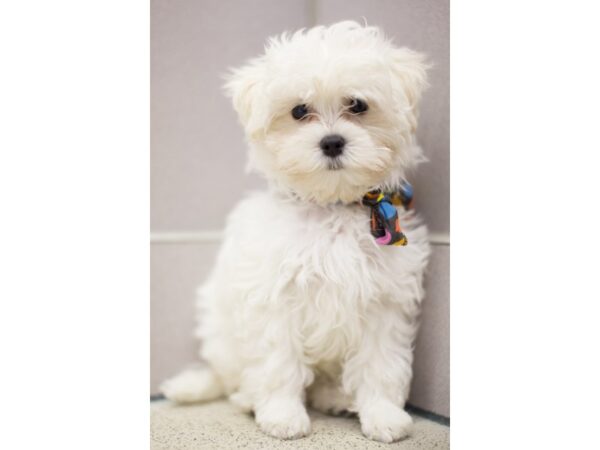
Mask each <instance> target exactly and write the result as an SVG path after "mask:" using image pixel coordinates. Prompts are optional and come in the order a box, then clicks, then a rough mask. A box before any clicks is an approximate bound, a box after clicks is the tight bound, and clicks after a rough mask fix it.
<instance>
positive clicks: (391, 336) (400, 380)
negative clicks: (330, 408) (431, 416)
mask: <svg viewBox="0 0 600 450" xmlns="http://www.w3.org/2000/svg"><path fill="white" fill-rule="evenodd" d="M386 314H388V315H387V317H385V318H383V317H380V318H379V319H373V320H372V321H370V323H368V324H367V329H366V330H365V334H364V336H363V339H362V342H361V346H360V348H359V350H358V352H357V353H356V354H355V355H354V357H353V358H351V359H350V360H349V361H348V362H347V363H346V366H345V368H344V386H345V387H346V389H347V390H349V391H351V392H354V407H355V409H356V411H357V412H358V416H359V419H360V423H361V428H362V432H363V434H364V435H365V436H367V437H368V438H369V439H373V440H376V441H381V442H386V443H390V442H393V441H396V440H399V439H402V438H404V437H406V436H408V435H409V434H410V432H411V429H412V419H411V417H410V416H409V415H408V413H406V411H404V409H403V408H404V404H405V402H406V398H407V396H408V390H409V386H410V380H411V377H412V368H411V364H412V349H411V346H412V340H413V336H414V331H415V327H414V325H409V324H407V323H406V322H403V320H406V319H405V318H403V317H399V316H394V314H393V313H392V312H391V311H388V312H387V313H386ZM376 325H379V326H376Z"/></svg>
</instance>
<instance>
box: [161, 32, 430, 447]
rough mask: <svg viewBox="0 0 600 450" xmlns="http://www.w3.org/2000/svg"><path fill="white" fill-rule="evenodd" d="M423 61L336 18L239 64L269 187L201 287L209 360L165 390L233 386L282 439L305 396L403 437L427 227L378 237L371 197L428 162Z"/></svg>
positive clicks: (235, 219)
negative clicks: (393, 238) (395, 238)
mask: <svg viewBox="0 0 600 450" xmlns="http://www.w3.org/2000/svg"><path fill="white" fill-rule="evenodd" d="M425 69H426V67H425V65H424V62H423V57H422V56H421V55H419V54H417V53H415V52H413V51H410V50H407V49H405V48H395V47H394V46H392V44H391V43H390V42H389V41H388V40H386V39H385V38H384V36H383V35H382V33H381V32H380V30H379V29H377V28H374V27H367V26H361V25H359V24H357V23H355V22H341V23H337V24H335V25H332V26H330V27H316V28H313V29H310V30H307V31H298V32H296V33H294V34H293V35H287V34H284V35H282V36H280V37H277V38H272V39H270V41H269V43H268V45H267V48H266V51H265V54H264V55H263V56H261V57H259V58H256V59H254V60H252V61H250V62H249V64H248V65H246V66H245V67H242V68H241V69H239V70H236V71H234V73H233V74H232V76H231V78H230V80H229V81H228V83H227V85H226V87H227V90H228V92H229V93H230V95H231V97H232V98H233V104H234V107H235V109H236V111H237V112H238V114H239V117H240V120H241V122H242V124H243V126H244V128H245V131H246V135H247V138H248V141H249V145H250V165H251V167H252V168H254V169H256V170H257V171H259V172H260V173H262V174H263V175H264V176H265V177H266V179H267V180H268V181H269V189H268V191H267V192H260V193H255V194H253V195H251V196H249V197H248V198H246V199H245V200H243V201H242V202H240V204H239V205H238V206H237V207H236V209H235V210H234V211H233V213H232V214H231V216H230V217H229V220H228V225H227V231H226V236H225V241H224V243H223V246H222V248H221V251H220V254H219V257H218V259H217V262H216V264H215V267H214V270H213V272H212V274H211V275H210V277H209V278H208V280H207V281H206V283H205V284H204V286H203V287H202V288H201V289H200V298H199V320H200V325H199V327H198V337H199V338H200V339H201V341H202V350H201V357H202V359H204V360H205V361H207V362H208V364H209V367H207V368H203V369H198V370H189V371H186V372H184V373H182V374H180V375H179V376H176V377H175V378H173V379H171V380H168V381H167V382H165V383H164V384H163V386H162V390H163V392H164V394H165V395H166V397H167V398H169V399H172V400H174V401H177V402H192V401H205V400H210V399H213V398H217V397H220V396H223V395H227V396H228V397H229V398H230V399H231V401H233V402H234V403H236V404H237V405H239V406H241V407H242V408H244V409H245V410H248V411H250V410H252V411H254V413H255V417H256V422H257V423H258V425H259V426H260V428H261V429H262V430H263V431H264V432H266V433H268V434H270V435H272V436H276V437H279V438H284V439H290V438H297V437H301V436H304V435H306V434H307V433H309V431H310V420H309V417H308V415H307V413H306V407H305V403H306V401H308V403H309V404H310V405H311V406H312V407H313V408H316V409H318V410H321V411H325V412H332V413H339V412H342V411H344V410H348V411H353V412H357V413H358V416H359V418H360V422H361V426H362V430H363V433H364V434H365V435H366V436H368V437H369V438H371V439H376V440H379V441H383V442H392V441H394V440H397V439H400V438H402V437H405V436H406V435H408V433H409V432H410V427H411V418H410V416H409V415H408V414H407V413H406V412H405V411H404V410H403V407H404V403H405V401H406V399H407V396H408V391H409V385H410V381H411V375H412V370H411V363H412V346H413V340H414V337H415V332H416V327H417V316H418V312H419V305H420V302H421V299H422V298H423V286H422V278H423V271H424V269H425V266H426V263H427V258H428V254H429V246H428V243H427V231H426V228H425V227H424V226H422V225H420V224H419V222H418V220H417V218H416V217H415V216H414V214H413V213H412V212H410V211H406V210H405V209H404V208H398V214H399V219H400V224H401V225H402V229H403V231H404V233H405V234H406V237H407V238H408V245H407V246H404V247H401V246H394V245H390V246H386V245H378V244H377V243H376V241H375V238H374V237H373V235H372V233H371V227H370V214H371V209H370V208H369V207H368V206H364V205H363V204H361V199H362V198H363V196H364V195H365V193H366V192H368V191H370V190H372V189H375V188H380V189H382V190H384V191H389V190H394V189H396V188H397V187H398V186H400V185H401V183H402V182H403V180H404V178H405V175H406V172H407V170H409V169H411V168H412V167H414V166H415V165H416V164H417V163H418V162H419V161H420V160H422V156H421V150H420V148H419V147H418V146H417V144H416V142H415V127H416V123H417V115H418V113H417V106H418V102H419V99H420V96H421V92H422V90H423V88H424V87H425V84H426V80H425Z"/></svg>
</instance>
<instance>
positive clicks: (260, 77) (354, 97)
mask: <svg viewBox="0 0 600 450" xmlns="http://www.w3.org/2000/svg"><path fill="white" fill-rule="evenodd" d="M423 60H424V58H423V56H422V55H420V54H418V53H415V52H413V51H411V50H408V49H405V48H396V47H394V46H392V44H391V43H390V42H389V41H388V40H386V39H385V38H384V36H383V35H382V33H381V31H380V30H379V29H378V28H374V27H367V26H361V25H359V24H357V23H355V22H340V23H337V24H335V25H332V26H330V27H316V28H312V29H310V30H308V31H304V30H300V31H298V32H296V33H294V34H293V35H288V34H283V35H282V36H279V37H275V38H271V39H270V40H269V43H268V45H267V47H266V50H265V53H264V55H262V56H260V57H258V58H256V59H254V60H251V61H250V62H249V63H248V64H247V65H246V66H244V67H242V68H240V69H237V70H234V71H233V73H232V75H231V76H230V78H229V80H228V82H227V84H226V86H225V87H226V89H227V91H228V93H229V95H230V96H231V98H232V99H233V104H234V108H235V110H236V111H237V113H238V115H239V117H240V120H241V122H242V124H243V126H244V129H245V132H246V136H247V138H248V141H249V143H250V148H251V151H250V167H252V168H255V169H257V170H258V171H259V172H262V173H263V174H264V175H265V176H266V177H267V179H268V180H269V181H270V182H272V183H274V184H275V185H276V186H277V187H278V188H281V189H285V190H287V191H290V192H293V193H294V194H295V195H297V196H299V197H300V198H303V199H306V200H310V201H315V202H317V203H320V204H327V203H334V202H338V201H341V202H344V203H348V202H353V201H357V200H360V199H361V198H362V196H363V195H364V193H365V192H366V191H368V190H370V189H373V188H375V187H393V186H394V185H396V184H397V183H398V182H399V181H400V180H401V179H402V178H403V177H404V175H405V171H406V170H407V169H409V168H410V167H412V166H414V165H415V164H416V163H417V162H419V161H420V159H421V152H420V149H419V147H418V146H417V145H416V143H415V138H414V132H415V128H416V123H417V116H418V110H417V107H418V103H419V100H420V97H421V92H422V91H423V89H424V87H425V85H426V77H425V70H426V65H425V64H424V61H423Z"/></svg>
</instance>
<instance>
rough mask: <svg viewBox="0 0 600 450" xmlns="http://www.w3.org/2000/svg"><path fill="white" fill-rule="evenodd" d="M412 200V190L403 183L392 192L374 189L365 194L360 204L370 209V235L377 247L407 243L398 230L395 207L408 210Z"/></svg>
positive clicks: (398, 224)
mask: <svg viewBox="0 0 600 450" xmlns="http://www.w3.org/2000/svg"><path fill="white" fill-rule="evenodd" d="M412 200H413V188H412V186H411V185H410V183H408V182H406V181H403V182H402V183H401V184H400V186H399V187H398V189H396V190H394V191H382V190H381V189H375V190H372V191H369V192H367V193H366V194H365V195H364V197H363V199H362V204H363V205H365V206H369V207H370V208H371V234H372V235H373V237H375V242H377V243H378V244H379V245H396V246H404V245H406V244H407V243H408V240H407V239H406V235H405V234H404V233H403V232H402V230H401V229H400V220H399V219H398V210H397V209H396V208H395V206H403V207H404V208H405V209H410V208H411V206H412Z"/></svg>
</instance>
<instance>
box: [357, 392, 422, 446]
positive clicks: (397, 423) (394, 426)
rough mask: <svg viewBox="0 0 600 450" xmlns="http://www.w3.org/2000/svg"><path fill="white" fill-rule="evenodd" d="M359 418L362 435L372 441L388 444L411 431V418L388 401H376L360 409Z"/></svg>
mask: <svg viewBox="0 0 600 450" xmlns="http://www.w3.org/2000/svg"><path fill="white" fill-rule="evenodd" d="M359 417H360V425H361V428H362V432H363V434H364V435H365V436H366V437H368V438H369V439H372V440H374V441H380V442H385V443H388V444H389V443H390V442H394V441H397V440H399V439H402V438H405V437H407V436H408V435H409V434H410V433H411V431H412V423H413V422H412V418H411V417H410V416H409V415H408V413H407V412H406V411H404V410H403V409H402V408H399V407H398V406H396V405H394V404H393V403H391V402H389V401H377V402H373V403H371V404H370V405H368V406H367V407H366V408H361V410H360V412H359Z"/></svg>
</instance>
